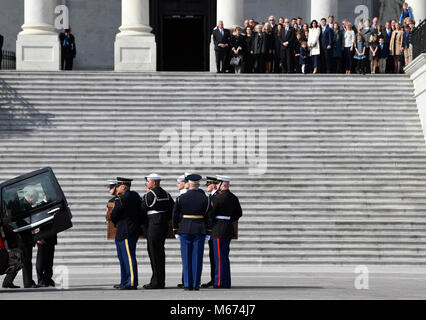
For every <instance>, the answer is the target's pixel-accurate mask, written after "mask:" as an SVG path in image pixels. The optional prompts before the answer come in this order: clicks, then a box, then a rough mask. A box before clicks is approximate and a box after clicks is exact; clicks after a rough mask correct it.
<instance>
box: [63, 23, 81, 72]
mask: <svg viewBox="0 0 426 320" xmlns="http://www.w3.org/2000/svg"><path fill="white" fill-rule="evenodd" d="M59 40H60V42H61V70H72V66H73V61H74V59H75V56H76V54H77V50H76V47H75V38H74V36H73V35H72V34H71V27H68V28H67V29H65V30H64V32H61V33H60V34H59Z"/></svg>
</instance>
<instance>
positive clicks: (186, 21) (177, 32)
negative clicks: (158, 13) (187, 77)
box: [162, 16, 206, 71]
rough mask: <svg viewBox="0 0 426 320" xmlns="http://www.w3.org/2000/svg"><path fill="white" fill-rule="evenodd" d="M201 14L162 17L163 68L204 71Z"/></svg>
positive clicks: (203, 39)
mask: <svg viewBox="0 0 426 320" xmlns="http://www.w3.org/2000/svg"><path fill="white" fill-rule="evenodd" d="M205 37H206V34H205V32H204V17H203V16H164V17H163V37H162V41H163V50H162V51H163V57H162V58H163V69H164V70H167V71H204V59H205V52H204V50H205V48H204V43H205Z"/></svg>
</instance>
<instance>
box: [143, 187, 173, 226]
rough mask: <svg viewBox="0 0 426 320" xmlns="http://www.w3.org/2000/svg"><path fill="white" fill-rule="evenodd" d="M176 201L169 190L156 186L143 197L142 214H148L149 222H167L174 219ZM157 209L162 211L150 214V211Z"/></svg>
mask: <svg viewBox="0 0 426 320" xmlns="http://www.w3.org/2000/svg"><path fill="white" fill-rule="evenodd" d="M174 204H175V202H174V201H173V198H172V197H171V196H170V194H169V193H168V192H166V191H165V190H164V189H163V188H161V187H155V188H154V189H152V190H151V191H149V192H147V193H146V194H145V195H144V196H143V198H142V215H143V216H144V217H146V216H147V218H148V220H145V221H147V222H148V223H149V224H166V225H167V223H168V221H169V220H171V219H172V212H173V206H174ZM151 210H155V211H159V212H161V213H157V214H152V215H148V211H151ZM145 219H146V218H145Z"/></svg>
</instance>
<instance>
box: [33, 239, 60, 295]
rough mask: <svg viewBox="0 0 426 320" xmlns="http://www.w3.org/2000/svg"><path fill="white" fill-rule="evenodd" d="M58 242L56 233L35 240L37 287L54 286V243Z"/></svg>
mask: <svg viewBox="0 0 426 320" xmlns="http://www.w3.org/2000/svg"><path fill="white" fill-rule="evenodd" d="M57 243H58V238H57V235H54V236H52V237H49V238H47V239H43V240H38V241H37V247H38V250H37V261H36V270H37V280H38V286H39V287H49V286H51V287H54V286H55V282H54V281H53V280H52V276H53V259H54V256H55V245H56V244H57Z"/></svg>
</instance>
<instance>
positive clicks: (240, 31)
mask: <svg viewBox="0 0 426 320" xmlns="http://www.w3.org/2000/svg"><path fill="white" fill-rule="evenodd" d="M414 27H415V21H414V19H413V14H412V12H411V10H410V9H409V6H408V3H404V4H403V8H402V13H401V17H400V20H399V21H397V20H396V19H394V20H392V21H386V22H385V25H384V26H383V25H381V24H379V19H378V18H377V17H375V18H373V20H370V19H366V20H365V21H364V20H362V19H361V20H359V22H358V25H357V26H354V25H352V23H351V22H350V21H348V20H343V21H342V22H341V23H339V22H337V21H336V20H335V19H334V16H331V15H330V16H329V17H328V19H327V18H325V17H324V18H322V19H321V20H320V21H317V20H313V21H311V22H310V23H304V22H303V19H302V18H300V17H298V18H293V19H292V20H291V21H290V20H289V19H286V18H283V17H280V18H279V19H278V21H276V18H275V17H274V16H270V17H269V18H268V21H267V22H256V21H255V20H254V19H253V18H252V19H246V20H245V21H244V24H243V26H242V27H241V26H236V27H235V28H233V29H232V28H231V29H225V27H224V24H223V21H219V22H218V24H217V27H216V28H215V29H214V30H213V42H214V48H215V53H216V69H217V72H218V73H225V72H235V73H304V74H306V73H344V72H346V74H351V73H354V72H356V73H363V74H365V73H376V72H379V73H400V72H402V67H403V66H406V65H408V64H409V63H410V62H411V61H412V58H413V46H412V42H411V32H412V30H413V29H414Z"/></svg>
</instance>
